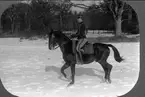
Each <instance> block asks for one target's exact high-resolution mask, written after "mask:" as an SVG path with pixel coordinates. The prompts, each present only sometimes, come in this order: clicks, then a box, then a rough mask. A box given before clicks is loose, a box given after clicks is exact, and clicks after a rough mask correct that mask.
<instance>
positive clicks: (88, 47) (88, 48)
mask: <svg viewBox="0 0 145 97" xmlns="http://www.w3.org/2000/svg"><path fill="white" fill-rule="evenodd" d="M73 41H74V42H75V50H74V52H77V50H76V44H77V42H76V40H73ZM81 49H82V51H83V52H82V51H81V53H82V54H94V48H93V44H92V43H89V42H88V41H87V42H86V43H85V44H84V45H83V47H82V48H81Z"/></svg>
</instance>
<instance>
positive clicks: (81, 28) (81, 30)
mask: <svg viewBox="0 0 145 97" xmlns="http://www.w3.org/2000/svg"><path fill="white" fill-rule="evenodd" d="M77 22H78V30H77V33H76V34H75V35H72V37H77V39H78V43H77V46H75V42H73V49H75V47H76V50H77V52H78V53H79V56H80V61H81V62H80V63H82V54H81V52H83V49H81V48H82V47H83V46H84V44H85V43H86V42H87V39H86V32H85V31H86V26H85V24H84V23H83V20H82V18H81V16H79V17H78V19H77ZM76 54H77V53H76Z"/></svg>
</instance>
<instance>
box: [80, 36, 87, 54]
mask: <svg viewBox="0 0 145 97" xmlns="http://www.w3.org/2000/svg"><path fill="white" fill-rule="evenodd" d="M86 42H87V39H86V38H84V39H82V41H81V43H80V46H79V51H82V52H84V50H83V49H82V47H83V46H84V45H85V43H86Z"/></svg>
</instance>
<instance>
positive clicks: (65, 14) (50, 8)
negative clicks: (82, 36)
mask: <svg viewBox="0 0 145 97" xmlns="http://www.w3.org/2000/svg"><path fill="white" fill-rule="evenodd" d="M71 7H72V4H70V3H65V1H64V2H55V1H53V0H52V1H51V2H46V1H45V0H32V2H31V3H30V4H26V3H17V4H12V5H11V6H9V7H8V8H7V9H6V10H5V11H4V12H3V13H2V15H1V25H2V30H3V33H6V32H9V34H16V35H45V34H46V33H47V32H48V30H49V28H50V27H51V28H53V29H56V30H58V29H59V30H63V31H64V30H65V31H70V30H75V29H76V28H77V23H76V18H77V15H83V18H84V22H85V24H86V26H87V28H88V29H89V30H114V26H115V24H114V20H113V17H112V14H110V13H109V12H106V13H104V12H102V11H101V10H100V8H99V7H97V6H96V5H92V6H90V7H88V8H87V9H86V10H85V11H84V12H83V13H77V12H72V11H71V10H70V9H71ZM131 11H132V12H131V14H130V13H129V12H128V11H126V12H125V13H124V14H123V19H126V20H125V21H124V22H123V24H122V30H123V32H127V33H132V34H136V33H139V31H138V27H137V26H138V20H137V15H136V13H135V11H134V10H133V9H131ZM128 17H131V19H130V20H127V19H128Z"/></svg>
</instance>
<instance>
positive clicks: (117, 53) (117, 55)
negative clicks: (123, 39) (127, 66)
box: [107, 44, 124, 62]
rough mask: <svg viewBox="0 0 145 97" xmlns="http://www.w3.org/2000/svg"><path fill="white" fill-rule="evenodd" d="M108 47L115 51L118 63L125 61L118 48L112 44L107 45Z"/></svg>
mask: <svg viewBox="0 0 145 97" xmlns="http://www.w3.org/2000/svg"><path fill="white" fill-rule="evenodd" d="M107 46H109V47H111V48H112V49H113V51H114V58H115V60H116V61H117V62H121V61H123V60H124V59H123V58H122V57H121V56H120V53H119V51H118V50H117V48H116V47H114V46H113V45H111V44H107Z"/></svg>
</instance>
